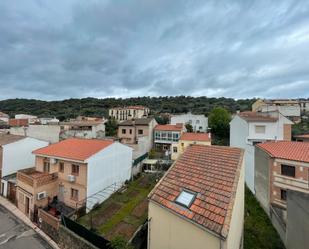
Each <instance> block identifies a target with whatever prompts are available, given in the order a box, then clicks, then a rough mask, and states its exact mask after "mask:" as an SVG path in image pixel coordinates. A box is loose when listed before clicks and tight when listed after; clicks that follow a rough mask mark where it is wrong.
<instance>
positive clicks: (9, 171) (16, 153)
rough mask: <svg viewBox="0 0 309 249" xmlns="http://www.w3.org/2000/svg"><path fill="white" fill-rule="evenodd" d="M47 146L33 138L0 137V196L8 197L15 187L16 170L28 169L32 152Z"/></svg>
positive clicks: (32, 156)
mask: <svg viewBox="0 0 309 249" xmlns="http://www.w3.org/2000/svg"><path fill="white" fill-rule="evenodd" d="M47 145H48V142H44V141H41V140H38V139H34V138H29V137H23V136H16V135H11V134H3V135H0V177H1V186H0V193H1V195H3V196H5V197H7V196H8V195H10V190H12V189H14V187H15V182H16V172H17V171H18V170H21V169H25V168H28V167H29V166H31V165H33V164H34V162H35V156H34V155H33V154H32V151H33V150H35V149H39V148H41V147H44V146H47ZM10 184H11V185H12V186H11V187H10V186H9V185H10ZM8 186H9V188H8ZM13 197H14V196H13Z"/></svg>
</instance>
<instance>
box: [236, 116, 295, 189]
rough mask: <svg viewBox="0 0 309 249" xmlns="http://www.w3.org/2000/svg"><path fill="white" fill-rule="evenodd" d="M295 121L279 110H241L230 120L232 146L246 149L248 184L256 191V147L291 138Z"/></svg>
mask: <svg viewBox="0 0 309 249" xmlns="http://www.w3.org/2000/svg"><path fill="white" fill-rule="evenodd" d="M292 124H293V122H292V121H290V120H289V119H288V118H286V117H284V116H283V115H282V114H280V113H279V112H267V113H266V112H265V113H262V112H249V111H246V112H240V113H237V114H236V115H235V116H234V117H233V119H232V120H231V122H230V146H233V147H239V148H242V149H244V150H245V165H246V170H245V171H246V184H247V186H248V187H249V189H250V190H251V191H252V192H253V193H254V149H255V145H256V144H258V143H261V142H265V141H279V140H288V141H289V140H291V129H292V128H291V126H292Z"/></svg>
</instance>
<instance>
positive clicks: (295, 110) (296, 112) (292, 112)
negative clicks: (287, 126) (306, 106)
mask: <svg viewBox="0 0 309 249" xmlns="http://www.w3.org/2000/svg"><path fill="white" fill-rule="evenodd" d="M261 111H262V112H269V111H279V112H280V113H281V114H282V115H284V116H287V117H293V116H295V117H299V116H300V106H299V105H292V106H289V105H282V106H262V107H261Z"/></svg>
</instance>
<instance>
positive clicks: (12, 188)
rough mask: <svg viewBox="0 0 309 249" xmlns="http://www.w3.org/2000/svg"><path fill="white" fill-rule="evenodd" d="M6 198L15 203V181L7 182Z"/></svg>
mask: <svg viewBox="0 0 309 249" xmlns="http://www.w3.org/2000/svg"><path fill="white" fill-rule="evenodd" d="M8 199H9V200H10V201H11V202H13V203H15V200H16V186H15V183H12V182H8Z"/></svg>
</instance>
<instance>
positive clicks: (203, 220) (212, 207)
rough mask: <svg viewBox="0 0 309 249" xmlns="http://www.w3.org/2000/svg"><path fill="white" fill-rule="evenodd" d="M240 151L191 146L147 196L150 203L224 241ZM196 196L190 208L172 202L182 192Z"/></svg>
mask: <svg viewBox="0 0 309 249" xmlns="http://www.w3.org/2000/svg"><path fill="white" fill-rule="evenodd" d="M242 160H243V151H242V150H241V149H239V148H232V147H225V146H207V145H192V146H190V147H188V148H187V149H186V150H185V152H184V154H183V155H182V156H181V157H180V158H179V159H178V160H177V161H176V162H175V164H174V165H173V166H172V167H171V168H170V170H169V171H168V172H167V173H166V174H165V176H164V177H163V178H162V179H161V181H160V182H159V183H158V184H157V185H156V187H155V188H154V190H153V191H152V192H151V193H150V195H149V198H150V201H153V202H155V203H158V204H159V205H161V206H163V207H165V208H167V209H169V210H170V211H171V212H173V213H176V214H178V215H179V216H181V217H183V218H184V219H189V220H190V221H191V222H193V223H195V224H197V225H198V226H202V227H204V228H206V229H208V230H211V231H212V232H214V233H216V234H218V235H220V236H223V237H225V238H226V236H227V235H228V231H229V225H230V220H231V215H232V209H233V205H234V199H235V193H236V189H237V184H238V180H239V175H240V170H241V165H242ZM184 189H186V190H189V191H193V192H195V193H197V196H196V198H195V200H194V201H193V203H192V205H191V206H190V207H189V208H185V207H182V206H180V205H179V204H177V203H176V202H175V200H176V198H177V197H178V196H179V194H180V193H181V192H182V191H183V190H184Z"/></svg>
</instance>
